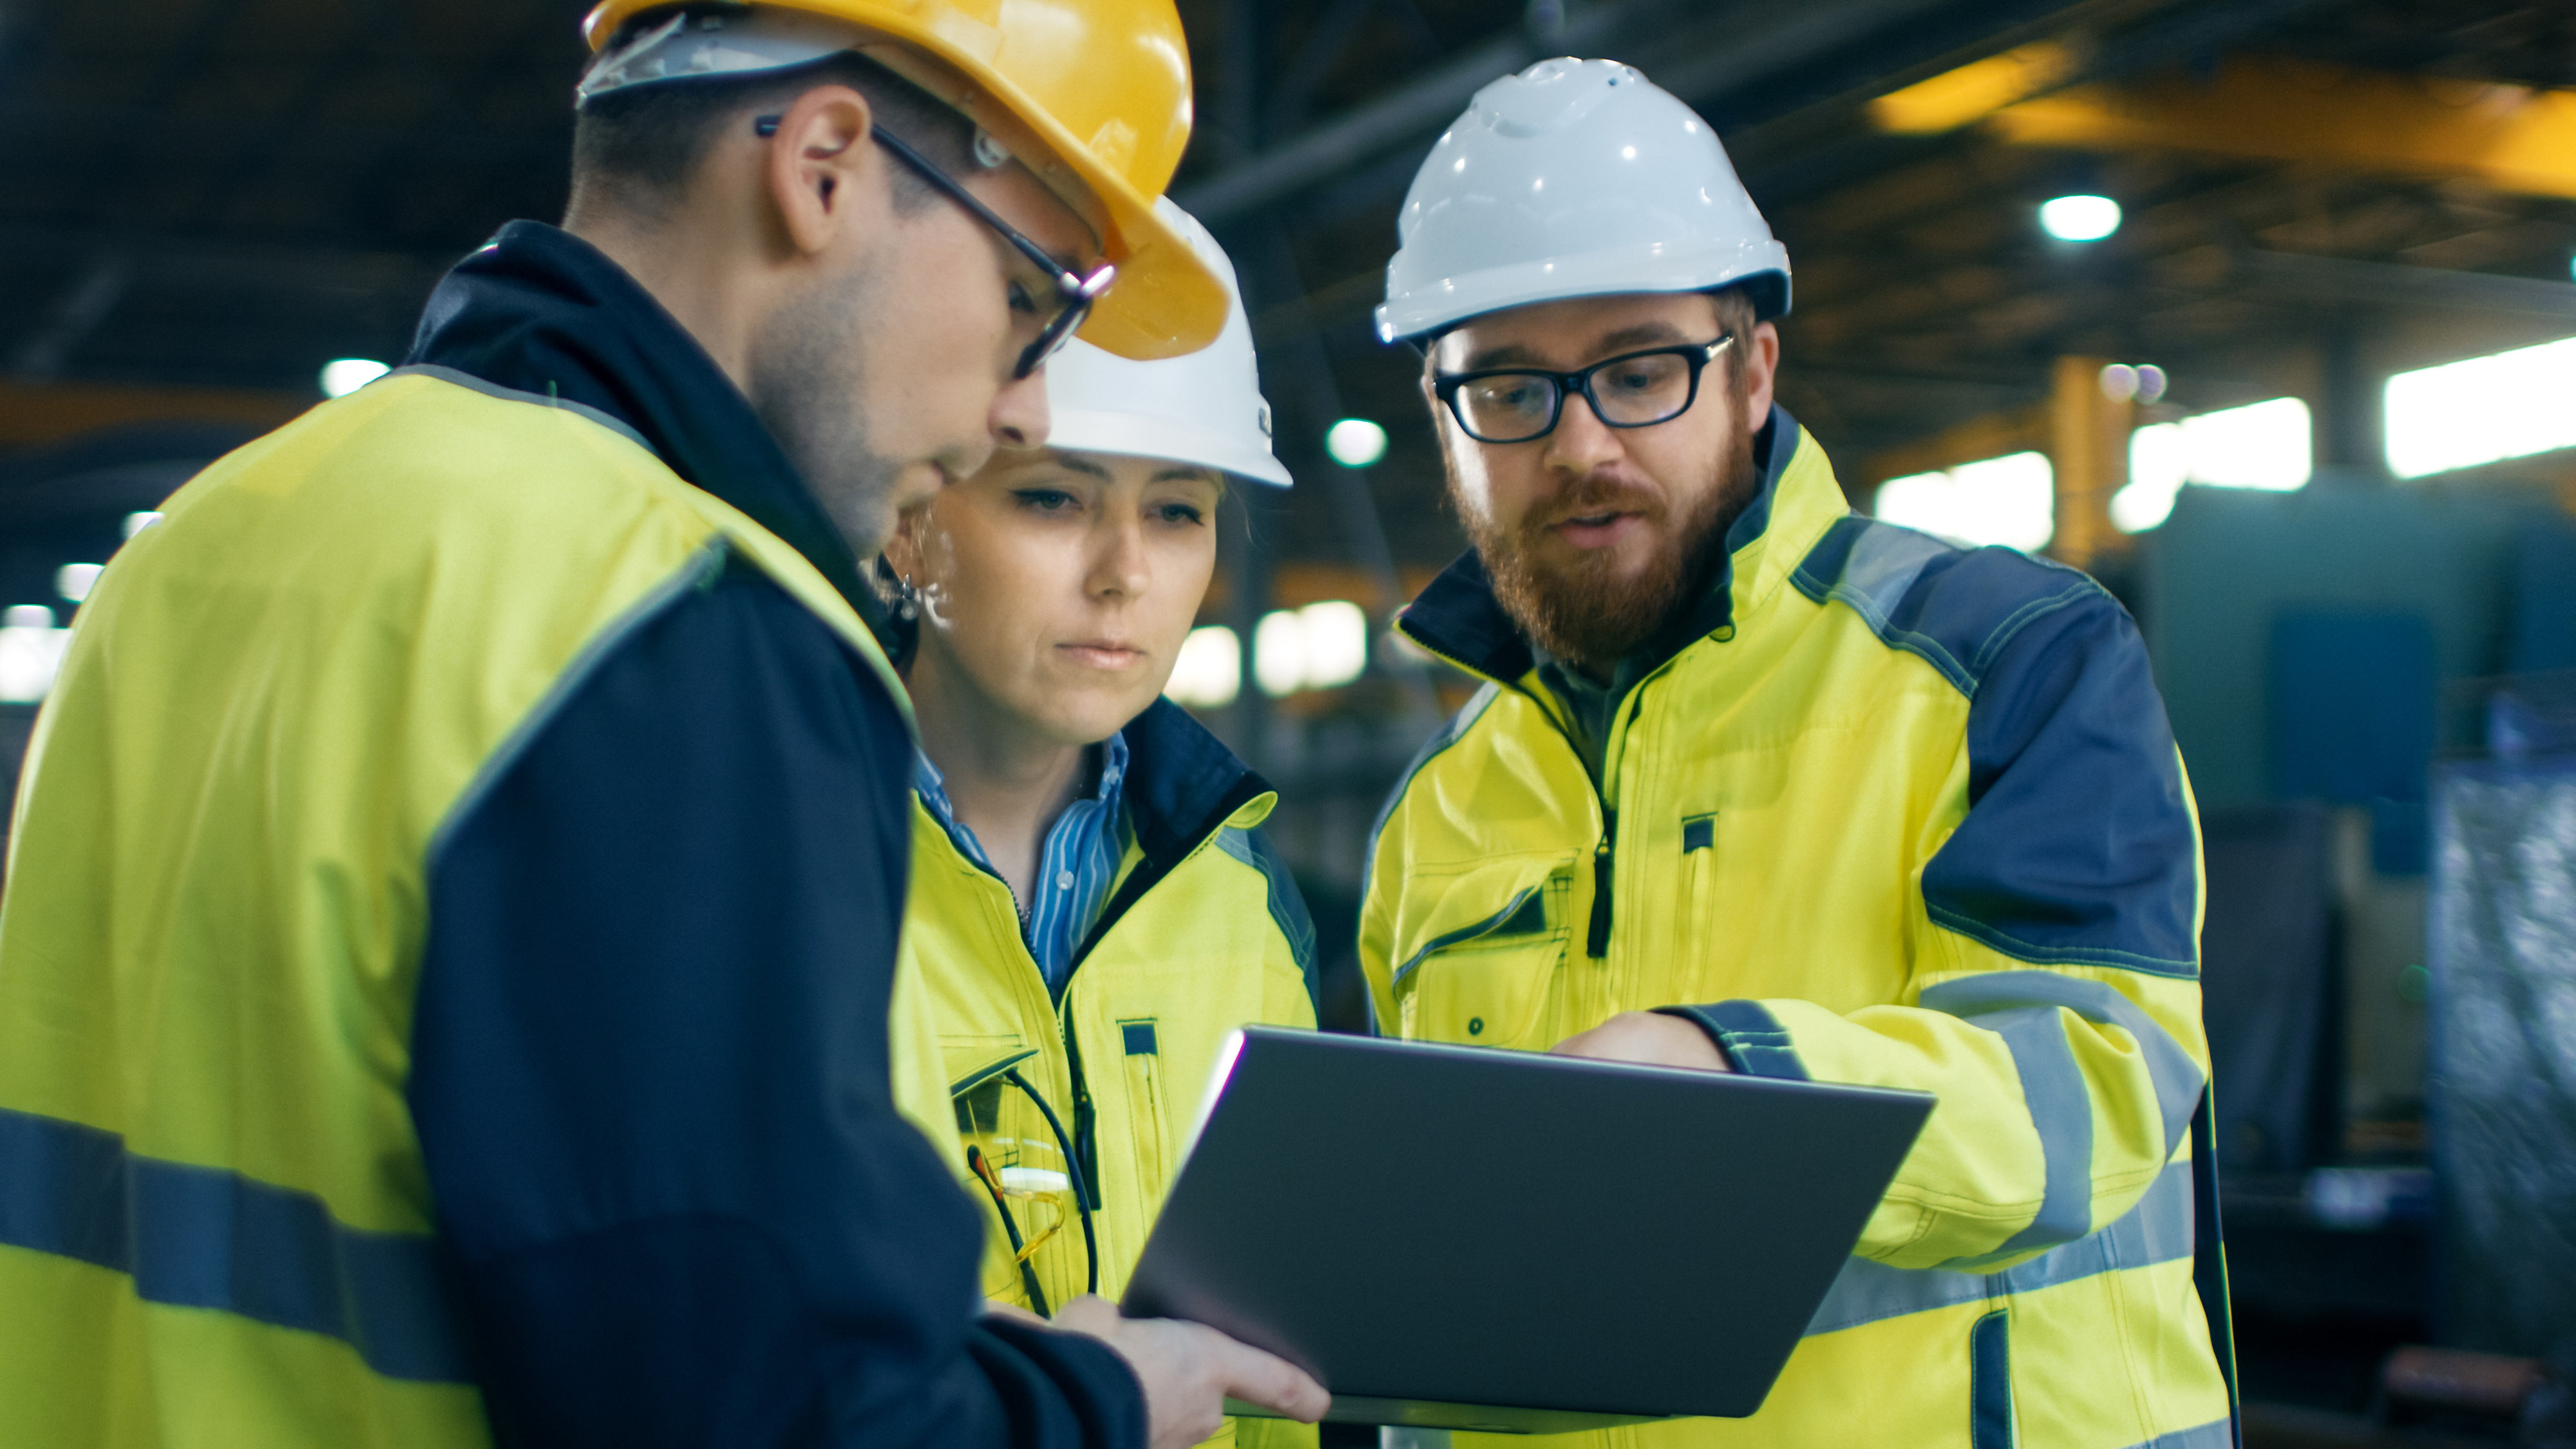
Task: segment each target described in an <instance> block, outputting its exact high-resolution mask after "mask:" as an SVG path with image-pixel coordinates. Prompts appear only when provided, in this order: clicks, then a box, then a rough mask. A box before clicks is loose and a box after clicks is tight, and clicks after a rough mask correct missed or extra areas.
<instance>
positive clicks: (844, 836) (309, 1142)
mask: <svg viewBox="0 0 2576 1449" xmlns="http://www.w3.org/2000/svg"><path fill="white" fill-rule="evenodd" d="M422 336H423V340H422V344H421V348H422V351H421V352H420V353H418V354H416V359H417V363H416V365H414V366H411V367H407V368H405V369H403V370H400V371H398V372H397V373H396V374H395V375H393V376H391V377H388V378H386V379H383V380H381V381H378V382H376V383H374V384H372V385H370V386H368V387H366V388H364V389H362V390H360V391H359V392H357V393H355V394H352V395H351V396H349V397H346V398H343V399H340V400H338V401H334V402H329V403H325V404H323V405H321V406H319V407H316V408H314V409H313V410H312V411H310V412H308V413H306V414H305V415H304V416H303V417H301V418H299V419H298V420H296V421H295V422H293V423H291V424H289V425H287V426H286V427H284V428H282V429H280V430H279V431H277V432H275V433H272V434H270V435H268V436H267V437H264V438H261V439H259V440H258V441H256V442H253V443H251V444H250V445H248V446H247V447H244V448H242V449H240V450H238V451H236V452H234V453H233V454H231V455H229V456H228V457H226V458H224V459H222V460H220V461H218V462H217V463H215V464H214V465H213V466H212V467H210V468H209V469H207V470H206V472H205V473H203V474H202V475H200V476H199V477H198V478H197V479H195V480H194V481H192V482H191V483H189V484H188V485H187V486H186V487H185V488H183V489H181V490H180V491H179V493H178V494H176V495H175V496H174V497H173V498H172V499H171V500H170V501H169V503H168V504H166V505H165V510H164V511H165V513H166V515H167V516H166V520H165V521H164V522H162V523H160V524H157V525H155V526H154V527H153V528H151V529H149V530H147V531H145V532H143V533H142V534H140V535H138V536H137V537H136V538H135V539H134V540H133V541H132V542H131V543H130V544H129V545H127V547H126V548H125V549H124V550H123V551H121V552H120V553H119V554H118V555H117V557H116V558H115V559H114V560H113V561H112V562H111V563H110V564H109V566H108V568H107V570H106V573H105V574H104V575H103V576H102V578H101V579H100V581H99V584H98V587H97V589H96V590H95V591H94V592H93V594H92V595H91V597H90V599H89V601H88V602H87V603H86V604H85V605H84V606H83V609H82V611H81V616H80V619H79V623H78V627H77V630H76V637H75V639H74V642H73V643H72V646H71V648H70V650H69V652H68V655H67V657H66V660H65V663H64V667H63V670H62V673H61V676H60V678H59V680H58V682H57V685H56V688H55V691H54V693H53V695H52V697H51V698H50V699H48V700H47V702H46V704H45V707H44V710H43V712H42V714H41V716H40V723H39V727H38V736H39V737H38V739H37V740H36V742H35V744H34V745H33V747H32V749H31V752H30V756H29V760H28V764H27V767H26V772H25V777H24V780H23V782H22V784H21V787H20V795H19V803H18V814H17V817H16V818H17V829H16V830H15V832H14V833H13V834H12V836H11V840H10V845H11V851H12V858H11V862H10V870H9V876H8V881H7V891H6V895H5V897H0V1444H7V1445H12V1446H15V1445H22V1444H23V1445H44V1446H48V1449H53V1446H66V1449H111V1446H113V1449H125V1446H137V1449H142V1446H161V1445H173V1446H175V1445H233V1444H257V1445H263V1446H278V1449H294V1446H326V1445H327V1446H332V1449H377V1446H405V1449H411V1446H421V1449H431V1446H436V1449H448V1446H460V1449H461V1446H472V1445H481V1444H485V1443H490V1442H496V1441H497V1442H499V1443H502V1444H505V1445H507V1444H542V1445H547V1446H550V1449H581V1446H595V1445H596V1446H605V1445H612V1444H613V1445H616V1446H618V1449H645V1446H659V1445H683V1444H685V1445H704V1444H764V1443H766V1444H775V1443H790V1442H793V1443H800V1444H814V1443H825V1442H832V1443H858V1442H864V1443H867V1444H868V1445H870V1446H872V1449H874V1446H895V1445H903V1446H926V1445H940V1446H951V1445H961V1444H985V1445H992V1444H1000V1443H1011V1444H1014V1445H1020V1446H1025V1445H1028V1444H1030V1443H1031V1442H1033V1441H1039V1442H1045V1443H1049V1444H1053V1445H1058V1446H1064V1449H1075V1446H1081V1449H1093V1446H1105V1445H1108V1444H1123V1443H1130V1442H1138V1441H1141V1437H1142V1432H1143V1418H1144V1414H1143V1405H1142V1403H1141V1399H1140V1395H1139V1391H1138V1389H1137V1386H1136V1384H1135V1380H1134V1377H1133V1375H1132V1374H1131V1373H1130V1372H1129V1371H1128V1370H1127V1369H1126V1367H1125V1366H1124V1364H1123V1363H1122V1362H1120V1361H1119V1360H1118V1359H1117V1358H1116V1356H1115V1355H1114V1354H1113V1353H1111V1352H1110V1351H1108V1350H1107V1349H1106V1348H1104V1347H1101V1346H1099V1345H1098V1344H1097V1343H1096V1342H1091V1341H1086V1340H1081V1339H1079V1338H1078V1336H1075V1335H1062V1334H1051V1333H1045V1332H1042V1331H1038V1330H1032V1329H1027V1328H1024V1327H1022V1326H1019V1325H1013V1324H1006V1323H1000V1322H992V1321H986V1320H982V1319H980V1318H979V1317H978V1316H976V1315H973V1314H972V1313H971V1311H970V1310H971V1293H972V1285H973V1282H974V1272H975V1267H976V1261H977V1257H978V1255H979V1252H980V1243H979V1238H980V1228H979V1225H978V1223H977V1220H976V1218H975V1216H974V1213H973V1210H972V1207H971V1204H970V1203H969V1201H968V1200H967V1199H965V1198H963V1197H962V1196H960V1195H958V1193H957V1192H956V1191H955V1185H954V1184H953V1183H952V1182H951V1181H950V1180H949V1179H948V1178H947V1176H946V1175H945V1174H944V1173H943V1172H942V1170H941V1164H940V1161H939V1158H938V1157H937V1156H936V1155H934V1154H933V1153H932V1152H931V1151H930V1150H929V1149H928V1148H927V1147H926V1146H925V1144H924V1143H923V1142H922V1140H921V1138H920V1135H919V1133H918V1132H916V1131H914V1130H913V1129H912V1127H911V1126H910V1125H909V1124H908V1123H907V1122H906V1121H905V1120H904V1119H903V1117H902V1116H901V1115H899V1113H898V1111H897V1110H896V1104H895V1101H894V1096H893V1092H892V1090H891V1087H890V1085H889V1083H888V1062H887V1054H888V1050H889V1041H888V1035H887V1025H886V1014H885V1013H886V1011H887V999H888V993H889V991H890V989H891V986H892V984H893V975H894V969H895V965H896V947H897V933H898V928H899V924H900V908H901V904H902V900H903V894H904V889H905V881H906V866H907V863H908V861H909V855H910V850H909V844H910V842H909V837H908V832H907V821H906V818H905V814H904V811H905V809H906V807H907V806H908V804H909V801H910V792H909V790H908V788H907V787H908V781H909V768H910V758H911V735H910V732H909V728H908V724H907V721H906V718H905V713H904V704H903V698H902V694H901V688H900V683H899V681H897V680H896V679H895V678H894V676H893V673H892V671H891V670H890V669H889V668H888V666H887V664H886V662H885V659H884V657H883V655H882V654H881V652H880V651H879V649H878V647H877V644H876V642H875V640H874V639H873V638H872V636H871V634H870V632H869V629H868V627H867V625H866V622H865V619H864V617H863V615H862V614H861V612H859V609H858V608H857V607H856V606H855V605H854V602H853V599H854V598H855V597H858V596H856V595H853V594H851V593H849V592H848V590H850V589H856V588H859V587H860V586H859V585H858V584H857V582H856V580H857V569H856V561H855V559H854V558H852V557H851V556H850V554H849V550H848V548H847V545H846V544H844V543H840V542H839V536H838V534H837V533H836V532H834V531H833V530H832V528H831V526H830V524H829V521H828V518H827V517H826V516H825V515H824V513H823V511H822V509H821V506H820V504H819V503H818V502H816V501H815V500H814V499H813V498H812V496H811V495H810V494H809V493H807V492H806V490H805V488H804V485H803V483H802V482H801V480H799V479H798V478H797V476H796V474H795V473H794V470H793V469H792V468H791V467H790V466H789V465H788V463H787V460H786V458H785V457H784V455H783V454H781V453H780V452H779V451H778V448H777V445H776V444H775V442H774V441H773V440H771V439H770V437H769V435H768V434H767V433H766V432H765V430H763V429H762V427H761V426H760V424H759V422H758V419H757V418H756V417H754V416H753V414H752V412H751V410H750V408H749V406H748V405H747V404H746V403H745V402H744V401H743V399H742V397H741V395H740V393H739V392H737V391H736V390H734V389H733V387H732V386H731V385H730V384H729V383H728V382H727V381H726V379H725V377H724V375H723V374H722V373H721V372H720V371H718V370H717V369H716V367H715V365H714V364H713V363H712V362H711V361H709V360H708V359H707V358H706V357H705V355H704V354H703V353H702V352H701V351H700V350H698V348H697V347H696V345H695V343H694V342H692V341H691V340H690V339H689V337H688V336H687V334H685V333H684V332H682V331H680V330H679V328H678V327H677V325H676V324H675V323H673V322H672V321H671V320H670V319H669V318H668V317H667V315H665V314H664V313H663V312H662V311H661V309H660V308H659V307H658V305H656V304H655V303H654V302H653V301H652V299H651V298H650V296H649V295H648V294H646V293H645V292H644V291H643V290H642V289H641V288H640V287H639V286H637V285H636V284H635V283H634V281H633V280H632V279H631V278H628V277H626V276H625V274H624V273H622V272H621V271H619V270H618V269H617V268H616V267H615V265H614V264H613V263H611V262H610V261H608V259H607V258H605V257H603V256H601V255H600V254H599V253H597V252H596V251H594V250H593V249H591V248H590V247H588V246H587V245H586V244H584V243H582V242H580V241H579V240H577V239H575V238H573V237H570V236H568V235H566V234H564V233H561V232H559V231H556V230H554V229H553V228H549V227H542V226H536V225H534V224H532V223H519V224H514V225H513V226H511V227H509V228H506V229H505V230H504V231H503V232H502V234H501V236H500V237H499V238H498V239H497V240H496V241H495V242H494V244H493V245H491V246H488V247H486V248H484V249H483V250H481V251H479V252H477V253H476V254H475V255H474V256H473V257H471V258H469V259H468V260H467V261H466V262H464V263H462V264H460V266H459V267H458V268H457V270H456V271H455V272H454V273H452V274H451V275H450V277H449V278H448V279H447V281H446V282H444V283H442V284H441V286H440V289H439V291H438V293H437V294H436V295H435V296H434V298H433V300H432V303H431V306H430V309H429V319H428V322H427V323H426V324H425V326H424V328H423V334H422ZM835 548H837V549H838V553H837V554H835V553H834V552H833V550H834V549H835Z"/></svg>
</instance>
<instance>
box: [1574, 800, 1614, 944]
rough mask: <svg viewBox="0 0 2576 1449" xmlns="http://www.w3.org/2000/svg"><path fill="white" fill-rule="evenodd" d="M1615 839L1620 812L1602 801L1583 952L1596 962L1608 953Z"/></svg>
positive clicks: (1594, 848)
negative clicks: (1589, 921)
mask: <svg viewBox="0 0 2576 1449" xmlns="http://www.w3.org/2000/svg"><path fill="white" fill-rule="evenodd" d="M1595 793H1596V794H1597V793H1598V791H1597V790H1596V792H1595ZM1618 839H1619V812H1618V811H1616V810H1613V809H1611V808H1610V804H1609V802H1608V801H1606V800H1605V801H1603V802H1602V804H1601V843H1600V844H1599V845H1596V846H1594V847H1593V848H1592V926H1591V929H1590V930H1589V931H1587V932H1586V933H1585V934H1584V938H1583V954H1585V955H1586V956H1589V957H1591V958H1592V959H1593V960H1595V961H1598V960H1600V959H1601V958H1602V957H1604V956H1607V955H1609V954H1610V874H1611V866H1612V861H1613V859H1614V853H1615V852H1616V850H1617V849H1618Z"/></svg>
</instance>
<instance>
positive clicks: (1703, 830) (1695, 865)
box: [1673, 815, 1717, 979]
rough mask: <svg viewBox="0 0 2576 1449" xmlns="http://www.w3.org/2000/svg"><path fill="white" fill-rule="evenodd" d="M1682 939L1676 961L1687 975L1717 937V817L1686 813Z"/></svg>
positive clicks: (1676, 945) (1675, 946) (1675, 952)
mask: <svg viewBox="0 0 2576 1449" xmlns="http://www.w3.org/2000/svg"><path fill="white" fill-rule="evenodd" d="M1681 921H1682V925H1681V939H1680V940H1678V941H1675V942H1674V943H1673V957H1674V960H1673V965H1674V968H1675V969H1676V970H1677V971H1680V972H1681V973H1682V975H1683V977H1684V979H1688V978H1689V968H1690V967H1691V966H1692V965H1694V964H1696V963H1697V962H1699V961H1700V960H1702V959H1704V958H1706V957H1707V956H1708V955H1709V954H1710V950H1711V948H1712V947H1713V945H1714V944H1715V942H1716V940H1717V817H1716V816H1715V815H1685V816H1683V817H1682V917H1681Z"/></svg>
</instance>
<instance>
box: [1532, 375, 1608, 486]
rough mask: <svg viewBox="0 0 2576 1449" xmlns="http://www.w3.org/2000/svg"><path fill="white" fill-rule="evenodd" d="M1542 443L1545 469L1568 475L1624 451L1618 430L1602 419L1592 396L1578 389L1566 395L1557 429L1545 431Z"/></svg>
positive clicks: (1589, 470) (1588, 470) (1577, 474)
mask: <svg viewBox="0 0 2576 1449" xmlns="http://www.w3.org/2000/svg"><path fill="white" fill-rule="evenodd" d="M1544 446H1545V449H1546V451H1545V452H1543V453H1541V454H1540V458H1541V460H1542V461H1543V462H1545V463H1546V464H1547V467H1548V471H1550V472H1552V473H1557V474H1559V475H1562V476H1564V477H1566V478H1569V479H1571V478H1581V477H1584V476H1586V475H1588V474H1590V473H1592V472H1595V471H1596V470H1598V469H1600V468H1603V467H1606V466H1608V465H1609V464H1611V463H1614V462H1616V461H1618V459H1619V458H1620V456H1621V455H1623V454H1624V453H1625V452H1626V451H1627V449H1626V448H1624V447H1622V446H1621V445H1620V442H1619V434H1618V432H1617V430H1616V429H1613V428H1611V427H1610V426H1608V425H1607V424H1605V423H1603V422H1602V421H1601V415H1600V414H1599V413H1596V412H1594V411H1593V410H1592V400H1591V399H1590V398H1588V397H1585V396H1584V395H1583V394H1581V393H1573V394H1570V395H1568V396H1567V398H1566V399H1565V406H1564V407H1563V408H1561V409H1559V410H1558V412H1557V415H1556V431H1554V432H1552V433H1550V434H1548V435H1547V438H1546V440H1545V444H1544Z"/></svg>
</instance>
